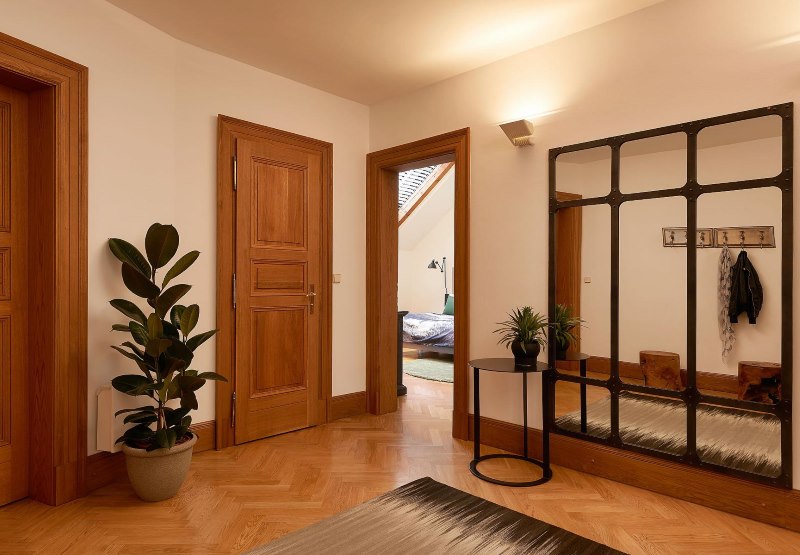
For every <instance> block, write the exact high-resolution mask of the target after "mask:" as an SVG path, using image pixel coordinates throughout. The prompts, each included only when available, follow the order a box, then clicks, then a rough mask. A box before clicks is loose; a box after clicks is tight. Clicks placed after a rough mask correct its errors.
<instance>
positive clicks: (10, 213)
mask: <svg viewBox="0 0 800 555" xmlns="http://www.w3.org/2000/svg"><path fill="white" fill-rule="evenodd" d="M27 125H28V117H27V98H26V95H25V94H24V93H22V92H19V91H16V90H14V89H10V88H7V87H3V86H0V505H3V504H5V503H10V502H11V501H16V500H17V499H21V498H23V497H26V496H27V495H28V441H29V440H28V383H27V376H28V374H29V369H28V368H27V366H26V363H27V358H28V357H27V342H28V329H27V312H28V295H27V256H28V253H27V235H28V233H27V226H28V218H27V183H26V176H27V166H28V162H27V160H28V147H27V140H28V139H27V138H28V133H27Z"/></svg>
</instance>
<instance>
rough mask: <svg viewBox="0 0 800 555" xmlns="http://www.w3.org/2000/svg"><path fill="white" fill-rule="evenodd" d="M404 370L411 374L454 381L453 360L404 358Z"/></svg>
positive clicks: (429, 378)
mask: <svg viewBox="0 0 800 555" xmlns="http://www.w3.org/2000/svg"><path fill="white" fill-rule="evenodd" d="M403 372H404V373H406V374H408V375H409V376H415V377H417V378H423V379H425V380H433V381H437V382H448V383H453V361H452V360H440V359H438V358H416V359H407V358H405V359H403Z"/></svg>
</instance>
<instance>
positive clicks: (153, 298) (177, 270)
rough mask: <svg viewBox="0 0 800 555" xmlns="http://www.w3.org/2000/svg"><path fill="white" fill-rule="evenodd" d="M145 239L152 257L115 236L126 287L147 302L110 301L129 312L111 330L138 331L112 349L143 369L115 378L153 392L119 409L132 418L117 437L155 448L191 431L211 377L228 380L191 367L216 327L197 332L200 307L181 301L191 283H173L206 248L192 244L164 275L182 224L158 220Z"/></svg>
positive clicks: (124, 387)
mask: <svg viewBox="0 0 800 555" xmlns="http://www.w3.org/2000/svg"><path fill="white" fill-rule="evenodd" d="M144 243H145V253H146V256H145V255H142V253H141V252H140V251H139V249H137V248H136V247H135V246H133V245H132V244H131V243H129V242H127V241H125V240H123V239H109V241H108V247H109V249H110V250H111V252H112V253H113V254H114V256H115V257H117V258H118V259H119V260H120V262H122V281H123V282H124V284H125V286H126V287H127V288H128V290H129V291H130V292H131V293H132V294H133V295H135V296H136V297H137V300H139V302H142V301H145V302H146V303H147V305H148V309H147V312H145V311H143V310H142V309H141V308H140V307H139V305H138V304H137V303H136V302H133V301H130V300H127V299H113V300H111V301H110V302H111V306H113V307H114V308H116V309H117V310H119V311H120V312H121V313H122V314H124V315H125V316H126V317H127V318H128V319H129V321H128V322H125V323H121V324H114V325H113V326H112V329H113V330H114V331H117V332H122V333H127V334H130V337H131V340H129V341H124V342H123V343H122V344H121V345H113V346H112V348H113V349H115V350H116V351H118V352H119V353H120V354H122V355H123V356H124V357H126V358H128V359H130V360H131V361H133V363H134V364H135V365H136V367H137V368H138V370H139V372H138V373H136V374H124V375H121V376H117V377H116V378H114V379H113V380H112V381H111V385H112V386H113V387H114V389H116V390H117V391H120V392H122V393H124V394H126V395H130V396H132V397H144V398H146V399H147V403H146V404H143V405H142V406H140V407H137V408H133V409H123V410H120V411H117V413H116V416H120V415H122V414H125V415H126V416H125V419H124V422H125V424H131V426H130V427H129V428H127V429H126V430H125V433H124V434H123V435H122V436H121V437H120V438H119V439H117V443H120V442H124V443H125V445H127V446H129V447H134V448H138V449H146V450H148V451H152V450H154V449H158V448H165V449H170V448H172V447H173V446H174V445H175V444H176V443H181V442H182V441H185V440H186V439H188V438H190V437H191V434H190V432H189V426H190V425H191V423H192V417H191V416H189V413H190V412H191V411H192V410H195V409H197V395H196V392H197V390H198V389H200V388H201V387H203V385H205V383H206V381H208V380H222V381H227V380H226V379H225V377H223V376H221V375H219V374H217V373H215V372H200V371H198V370H195V369H192V368H191V365H192V360H193V359H194V354H195V351H196V350H197V349H198V348H199V347H200V346H201V345H202V344H203V343H205V342H206V341H208V340H209V339H210V338H211V337H213V336H214V334H215V333H216V332H217V330H211V331H206V332H202V333H193V331H194V329H195V326H196V325H197V321H198V319H199V317H200V307H199V306H198V305H196V304H192V305H189V306H184V305H181V304H178V301H180V300H181V299H182V298H183V297H184V296H185V295H186V294H187V293H188V292H189V290H190V289H191V286H190V285H186V284H175V285H171V283H172V281H173V280H174V279H175V278H177V277H178V276H179V275H181V274H182V273H183V272H185V271H186V270H187V269H188V268H189V267H190V266H191V265H192V264H193V263H194V262H195V260H197V258H198V256H200V253H199V252H198V251H190V252H188V253H186V254H184V255H183V256H181V257H180V258H179V259H178V260H177V261H175V263H174V264H173V265H172V266H171V267H170V268H169V270H167V271H166V274H164V277H163V278H162V279H161V281H160V282H159V281H158V274H159V270H161V269H162V268H165V267H166V266H167V265H168V264H169V263H170V261H171V260H172V258H173V257H174V256H175V254H176V253H177V251H178V243H179V236H178V231H177V230H176V229H175V228H174V227H173V226H171V225H162V224H159V223H155V224H153V225H152V226H150V228H149V229H148V230H147V234H146V236H145V241H144Z"/></svg>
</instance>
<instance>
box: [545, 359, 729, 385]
mask: <svg viewBox="0 0 800 555" xmlns="http://www.w3.org/2000/svg"><path fill="white" fill-rule="evenodd" d="M556 366H557V367H558V368H562V369H565V370H574V371H576V372H577V371H578V363H577V362H566V361H560V362H557V363H556ZM586 370H587V371H589V372H594V373H596V374H610V373H611V359H609V358H608V357H594V356H593V357H591V358H590V359H589V360H588V361H587V362H586ZM619 375H620V378H622V379H623V380H624V379H625V378H629V379H634V380H641V379H643V377H642V369H641V367H640V366H639V363H638V362H626V361H623V360H621V361H619ZM681 377H682V378H683V381H684V383H685V381H686V370H681ZM697 387H698V388H699V389H701V390H705V391H716V392H720V393H733V394H735V393H738V391H739V379H738V377H737V376H734V375H727V374H715V373H713V372H697Z"/></svg>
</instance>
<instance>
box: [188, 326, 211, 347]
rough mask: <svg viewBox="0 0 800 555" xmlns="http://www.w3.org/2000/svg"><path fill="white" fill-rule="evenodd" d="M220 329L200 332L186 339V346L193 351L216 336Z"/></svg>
mask: <svg viewBox="0 0 800 555" xmlns="http://www.w3.org/2000/svg"><path fill="white" fill-rule="evenodd" d="M217 331H218V330H211V331H207V332H204V333H198V334H197V335H195V336H192V337H190V338H189V339H187V340H186V346H187V347H189V349H191V350H192V351H194V350H195V349H197V348H198V347H199V346H200V345H202V344H203V343H205V342H206V341H208V340H209V339H211V338H212V337H214V334H215V333H217Z"/></svg>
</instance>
